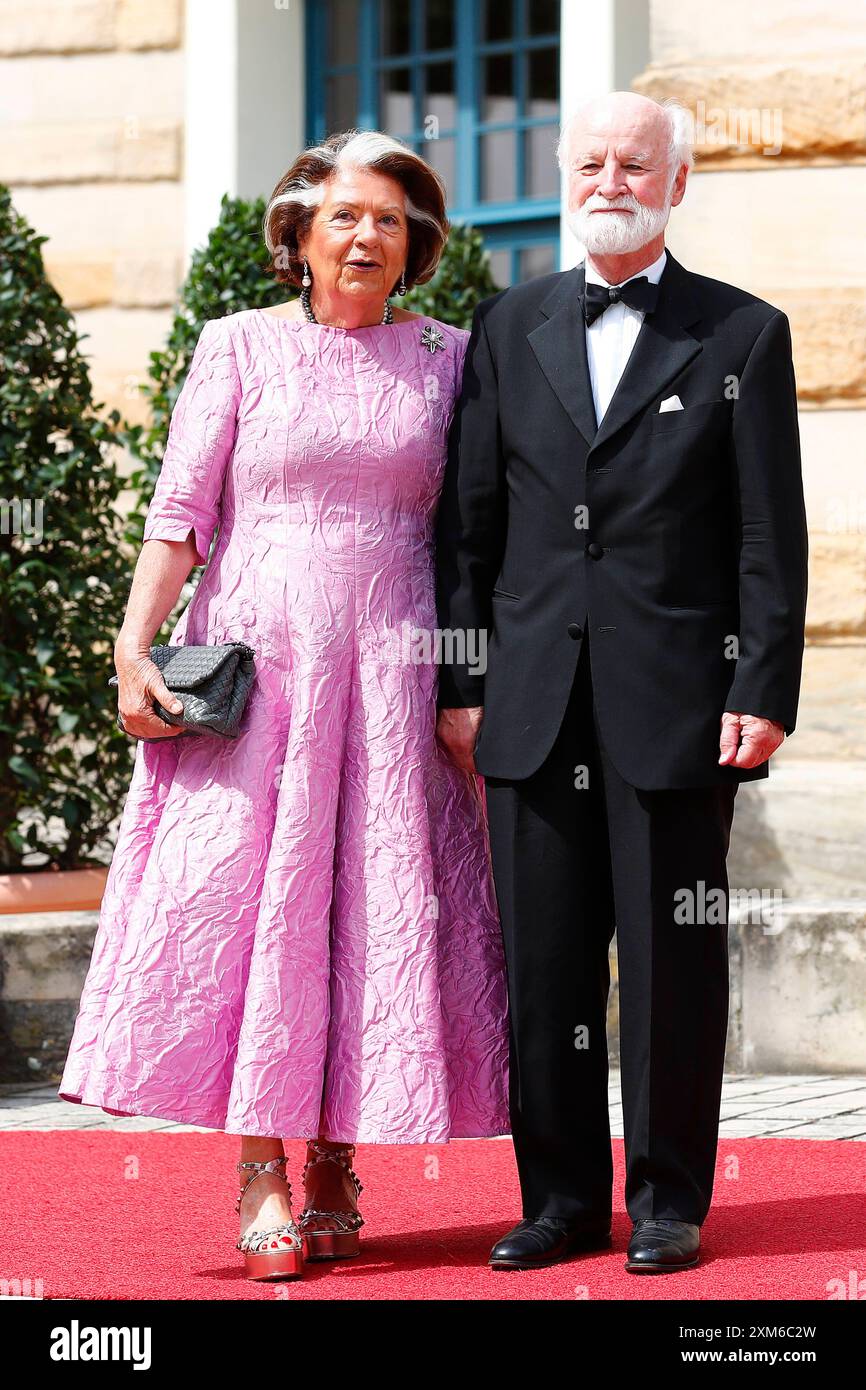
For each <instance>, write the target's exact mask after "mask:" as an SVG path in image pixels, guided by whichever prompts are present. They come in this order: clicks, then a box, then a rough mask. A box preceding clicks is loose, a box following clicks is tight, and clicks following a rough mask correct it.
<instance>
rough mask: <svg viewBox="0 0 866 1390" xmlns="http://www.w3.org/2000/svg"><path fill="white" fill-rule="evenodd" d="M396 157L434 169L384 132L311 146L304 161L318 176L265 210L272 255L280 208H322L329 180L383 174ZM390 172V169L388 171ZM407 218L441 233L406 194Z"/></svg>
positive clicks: (354, 133) (304, 179)
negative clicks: (351, 172) (341, 174)
mask: <svg viewBox="0 0 866 1390" xmlns="http://www.w3.org/2000/svg"><path fill="white" fill-rule="evenodd" d="M395 154H399V155H402V157H403V158H404V159H410V160H417V161H418V166H419V170H423V172H424V173H425V174H426V175H427V176H428V177H429V176H430V174H431V172H432V171H431V169H430V166H429V165H428V164H426V163H425V161H424V160H423V159H422V158H421V156H420V155H418V154H416V153H415V151H414V150H412V149H410V148H409V146H408V145H404V144H403V143H402V141H400V140H395V139H394V138H393V137H392V136H390V135H385V134H384V133H383V132H382V131H380V130H347V131H343V133H342V134H341V135H340V136H338V137H337V138H336V139H333V138H332V140H331V141H330V142H329V143H325V144H322V145H311V146H310V147H309V149H306V150H305V151H304V158H305V159H308V160H310V161H311V162H313V161H315V163H316V165H317V166H318V169H317V172H316V175H315V176H313V175H301V176H300V177H299V178H298V179H297V180H296V181H294V182H293V183H292V184H291V185H290V186H289V187H288V188H285V189H283V191H282V192H280V193H274V194H273V196H272V197H271V199H270V201H269V202H268V205H267V207H266V208H265V215H264V218H263V220H262V236H263V237H264V240H265V245H266V246H267V248H268V251H269V252H270V253H271V255H272V256H274V255H276V253H277V249H278V243H277V242H275V241H274V239H273V237H272V235H271V230H270V229H271V220H272V217H273V214H274V212H275V211H276V209H277V208H279V207H284V206H286V205H288V204H291V205H293V206H294V207H302V208H315V207H318V206H319V205H320V204H321V203H322V202H323V201H324V198H325V189H326V185H327V183H328V180H329V179H330V178H332V177H333V175H334V174H335V173H336V172H337V171H338V170H343V169H359V170H369V171H373V172H382V170H381V165H382V162H383V161H384V160H386V159H388V158H389V157H390V156H393V155H395ZM386 172H387V170H386ZM405 197H406V216H407V217H409V218H411V219H414V220H415V221H416V222H422V223H424V224H425V225H426V226H429V227H431V228H433V230H434V231H436V232H439V231H440V230H441V229H440V226H439V223H438V222H437V220H436V218H435V217H434V216H433V214H432V213H429V212H426V211H425V210H424V209H423V208H419V207H418V206H417V205H416V204H415V203H414V202H413V201H412V199H411V198H410V197H409V194H408V193H406V195H405Z"/></svg>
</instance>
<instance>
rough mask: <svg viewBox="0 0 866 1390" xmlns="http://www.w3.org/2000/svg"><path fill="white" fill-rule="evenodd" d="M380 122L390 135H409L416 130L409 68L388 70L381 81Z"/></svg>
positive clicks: (384, 72)
mask: <svg viewBox="0 0 866 1390" xmlns="http://www.w3.org/2000/svg"><path fill="white" fill-rule="evenodd" d="M380 90H381V102H380V107H379V111H380V120H381V123H382V129H383V130H385V131H387V132H388V134H389V135H399V134H401V133H405V134H407V135H408V134H409V132H410V131H413V130H414V129H415V117H414V113H413V110H412V84H411V79H410V74H409V69H408V68H386V69H385V70H384V71H383V73H382V80H381V89H380Z"/></svg>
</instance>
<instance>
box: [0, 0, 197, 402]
mask: <svg viewBox="0 0 866 1390" xmlns="http://www.w3.org/2000/svg"><path fill="white" fill-rule="evenodd" d="M182 42H183V3H182V0H41V3H39V4H33V3H32V2H31V0H3V3H2V4H0V92H2V100H0V182H3V183H6V184H8V185H9V186H10V188H11V191H12V197H13V201H14V204H15V206H16V207H17V209H18V211H19V212H20V213H21V214H22V216H24V217H25V218H27V219H28V221H29V222H30V223H31V224H32V225H33V226H34V227H35V228H36V230H37V231H38V232H39V233H40V234H41V235H45V236H47V237H48V238H49V240H48V241H47V242H46V243H45V244H44V245H43V248H42V252H43V256H44V259H45V264H46V269H47V272H48V275H49V277H50V278H51V281H52V283H53V284H54V286H55V287H56V289H57V291H58V293H59V294H60V295H61V296H62V298H63V300H64V302H65V303H66V304H67V306H68V307H69V308H70V309H72V310H74V311H75V313H76V317H77V321H78V326H79V328H80V330H81V332H82V333H87V334H89V335H90V337H89V339H88V340H87V341H86V342H85V344H84V352H85V354H86V355H87V356H88V357H89V358H91V361H92V379H93V384H94V391H95V395H96V398H97V399H98V400H101V401H104V402H105V405H106V408H108V409H110V408H112V407H116V408H117V409H118V410H120V411H121V412H122V414H123V415H125V416H126V418H127V419H130V420H132V421H139V420H144V419H145V417H146V402H145V400H144V398H143V397H141V396H140V395H139V393H138V391H137V389H136V387H137V384H138V382H139V381H140V380H142V379H143V377H144V375H145V372H146V368H147V362H148V354H149V353H150V352H151V351H152V350H153V349H154V347H155V346H157V345H158V344H159V343H160V342H161V341H162V340H163V339H164V337H165V335H166V333H167V332H168V329H169V325H170V322H171V306H172V304H173V303H174V301H175V298H176V295H177V290H178V287H179V285H180V283H181V280H182V278H183V274H184V266H183V233H184V226H183V176H184V171H183V121H184V72H183V49H182Z"/></svg>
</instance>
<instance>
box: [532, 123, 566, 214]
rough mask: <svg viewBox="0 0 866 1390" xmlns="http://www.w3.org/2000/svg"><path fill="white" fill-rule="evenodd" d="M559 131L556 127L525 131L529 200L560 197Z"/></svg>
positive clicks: (537, 127)
mask: <svg viewBox="0 0 866 1390" xmlns="http://www.w3.org/2000/svg"><path fill="white" fill-rule="evenodd" d="M558 139H559V130H558V128H557V127H554V126H547V125H545V126H536V127H535V128H534V129H533V130H527V131H524V134H523V140H524V145H523V153H524V157H525V160H526V187H525V189H524V190H523V191H524V193H525V195H526V197H527V198H556V197H558V195H559V188H560V182H559V165H558V164H557V162H556V142H557V140H558Z"/></svg>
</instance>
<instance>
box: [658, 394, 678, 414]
mask: <svg viewBox="0 0 866 1390" xmlns="http://www.w3.org/2000/svg"><path fill="white" fill-rule="evenodd" d="M682 409H683V403H682V401H681V400H680V398H679V396H668V398H667V400H666V401H662V403H661V405H660V406H659V415H661V413H662V411H663V410H682Z"/></svg>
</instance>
